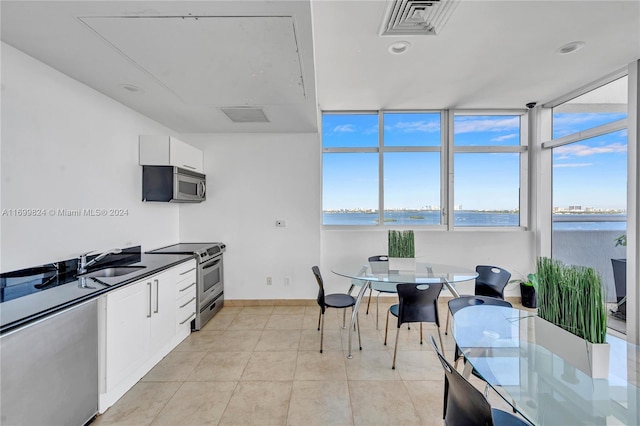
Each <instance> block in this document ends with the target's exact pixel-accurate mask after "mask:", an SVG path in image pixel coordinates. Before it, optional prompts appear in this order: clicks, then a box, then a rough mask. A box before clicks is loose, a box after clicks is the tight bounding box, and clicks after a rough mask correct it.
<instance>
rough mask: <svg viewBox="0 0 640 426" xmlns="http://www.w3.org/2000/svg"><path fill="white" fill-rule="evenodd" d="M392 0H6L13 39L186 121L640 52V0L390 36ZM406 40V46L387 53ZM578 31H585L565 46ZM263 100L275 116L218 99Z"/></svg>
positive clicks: (520, 78)
mask: <svg viewBox="0 0 640 426" xmlns="http://www.w3.org/2000/svg"><path fill="white" fill-rule="evenodd" d="M388 6H389V3H388V2H386V1H383V0H371V1H367V0H338V1H333V0H311V1H309V0H283V1H255V2H254V1H246V0H235V1H220V0H215V1H153V0H150V1H75V2H74V1H41V2H39V1H6V0H3V1H2V2H1V3H0V7H1V19H2V22H1V25H2V27H1V31H2V40H3V41H4V42H6V43H8V44H10V45H12V46H14V47H16V48H17V49H19V50H21V51H23V52H25V53H27V54H29V55H31V56H33V57H35V58H37V59H39V60H40V61H42V62H44V63H47V64H49V65H51V66H52V67H54V68H56V69H58V70H60V71H61V72H63V73H65V74H68V75H69V76H71V77H73V78H75V79H76V80H79V81H81V82H83V83H85V84H87V85H88V86H90V87H93V88H95V89H96V90H98V91H100V92H102V93H104V94H105V95H107V96H110V97H112V98H114V99H116V100H118V101H119V102H121V103H123V104H125V105H127V106H129V107H130V108H132V109H134V110H136V111H139V112H140V113H142V114H144V115H146V116H148V117H150V118H152V119H154V120H156V121H158V122H161V123H162V124H164V125H166V126H168V127H170V128H172V129H174V130H175V131H176V132H180V133H210V132H315V131H317V130H318V123H317V122H318V109H321V110H376V109H439V108H523V107H524V106H525V104H526V103H528V102H539V103H540V102H547V101H550V100H552V99H554V98H556V97H558V96H561V95H563V94H565V93H567V92H569V91H571V90H574V89H576V88H578V87H580V86H583V85H586V84H588V83H590V82H592V81H594V80H596V79H598V78H600V77H602V76H604V75H607V74H609V73H612V72H614V71H617V70H619V69H620V68H622V67H624V66H626V65H627V64H628V63H630V62H632V61H634V60H637V59H640V0H625V1H613V0H602V1H596V0H582V1H576V0H571V1H557V0H554V1H541V0H510V1H484V0H462V1H461V2H460V3H459V4H458V5H457V7H456V8H455V9H454V11H453V13H452V14H451V16H450V18H449V19H448V21H447V22H446V24H445V25H444V26H443V27H442V28H441V29H440V30H439V33H438V34H437V35H424V36H380V35H379V34H380V28H381V23H382V21H383V19H384V17H385V14H386V12H387V7H388ZM136 17H138V18H137V19H136ZM196 18H197V19H196ZM396 41H408V42H409V43H410V48H409V50H408V51H407V52H406V53H404V54H402V55H392V54H390V53H389V52H388V47H389V45H391V44H392V43H394V42H396ZM572 41H584V42H585V43H586V44H585V46H584V48H582V49H581V50H579V51H577V52H575V53H572V54H569V55H559V54H557V50H558V48H559V47H560V46H562V45H564V44H566V43H568V42H572ZM131 86H134V87H137V88H139V89H140V90H139V91H138V92H132V91H131ZM253 106H256V107H261V108H262V109H263V110H264V113H265V115H266V116H267V118H268V120H269V122H268V123H234V122H232V121H231V120H230V119H229V117H227V116H226V115H225V114H224V113H223V112H222V111H221V109H220V108H223V107H253Z"/></svg>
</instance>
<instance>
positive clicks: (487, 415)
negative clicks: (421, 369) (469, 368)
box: [429, 336, 529, 426]
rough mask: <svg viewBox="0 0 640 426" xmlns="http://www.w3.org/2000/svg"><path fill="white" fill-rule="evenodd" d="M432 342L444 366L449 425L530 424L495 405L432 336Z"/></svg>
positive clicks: (444, 415) (444, 412)
mask: <svg viewBox="0 0 640 426" xmlns="http://www.w3.org/2000/svg"><path fill="white" fill-rule="evenodd" d="M429 339H430V341H431V346H432V347H433V350H434V351H435V352H436V355H437V356H438V359H439V360H440V363H441V364H442V368H443V369H444V401H443V413H442V418H443V419H444V423H445V425H447V426H475V425H478V426H492V425H496V426H498V425H509V426H510V425H513V426H523V425H529V423H527V422H526V421H524V420H523V419H521V418H519V417H517V416H514V415H513V414H511V413H508V412H506V411H502V410H498V409H497V408H492V407H491V404H489V401H487V399H486V398H485V397H484V396H483V395H482V392H480V391H479V390H478V389H476V387H475V386H473V385H472V384H471V383H469V382H468V381H467V379H465V378H464V377H463V376H462V375H461V374H460V373H459V372H458V371H457V370H456V369H455V368H454V367H453V366H452V365H451V364H450V363H449V362H448V361H447V360H446V359H445V357H444V355H442V352H441V351H440V349H438V346H437V345H436V341H435V339H434V338H433V336H429Z"/></svg>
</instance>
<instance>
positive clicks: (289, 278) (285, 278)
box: [284, 277, 291, 285]
mask: <svg viewBox="0 0 640 426" xmlns="http://www.w3.org/2000/svg"><path fill="white" fill-rule="evenodd" d="M284 285H291V277H284Z"/></svg>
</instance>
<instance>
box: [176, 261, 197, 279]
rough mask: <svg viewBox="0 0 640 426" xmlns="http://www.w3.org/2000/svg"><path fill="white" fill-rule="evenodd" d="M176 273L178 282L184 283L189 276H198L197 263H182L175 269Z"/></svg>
mask: <svg viewBox="0 0 640 426" xmlns="http://www.w3.org/2000/svg"><path fill="white" fill-rule="evenodd" d="M174 271H176V280H177V281H182V280H184V279H185V278H187V277H188V276H189V274H191V273H193V275H194V276H195V274H196V261H195V260H190V261H188V262H184V263H181V264H180V265H178V266H175V267H174Z"/></svg>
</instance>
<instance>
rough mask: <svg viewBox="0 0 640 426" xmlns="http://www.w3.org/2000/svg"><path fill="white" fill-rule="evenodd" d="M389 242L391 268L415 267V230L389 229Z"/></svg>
mask: <svg viewBox="0 0 640 426" xmlns="http://www.w3.org/2000/svg"><path fill="white" fill-rule="evenodd" d="M388 242H389V246H388V254H389V269H393V270H402V269H404V270H406V269H415V255H416V250H415V242H414V235H413V231H394V230H389V234H388ZM401 259H402V260H401Z"/></svg>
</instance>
